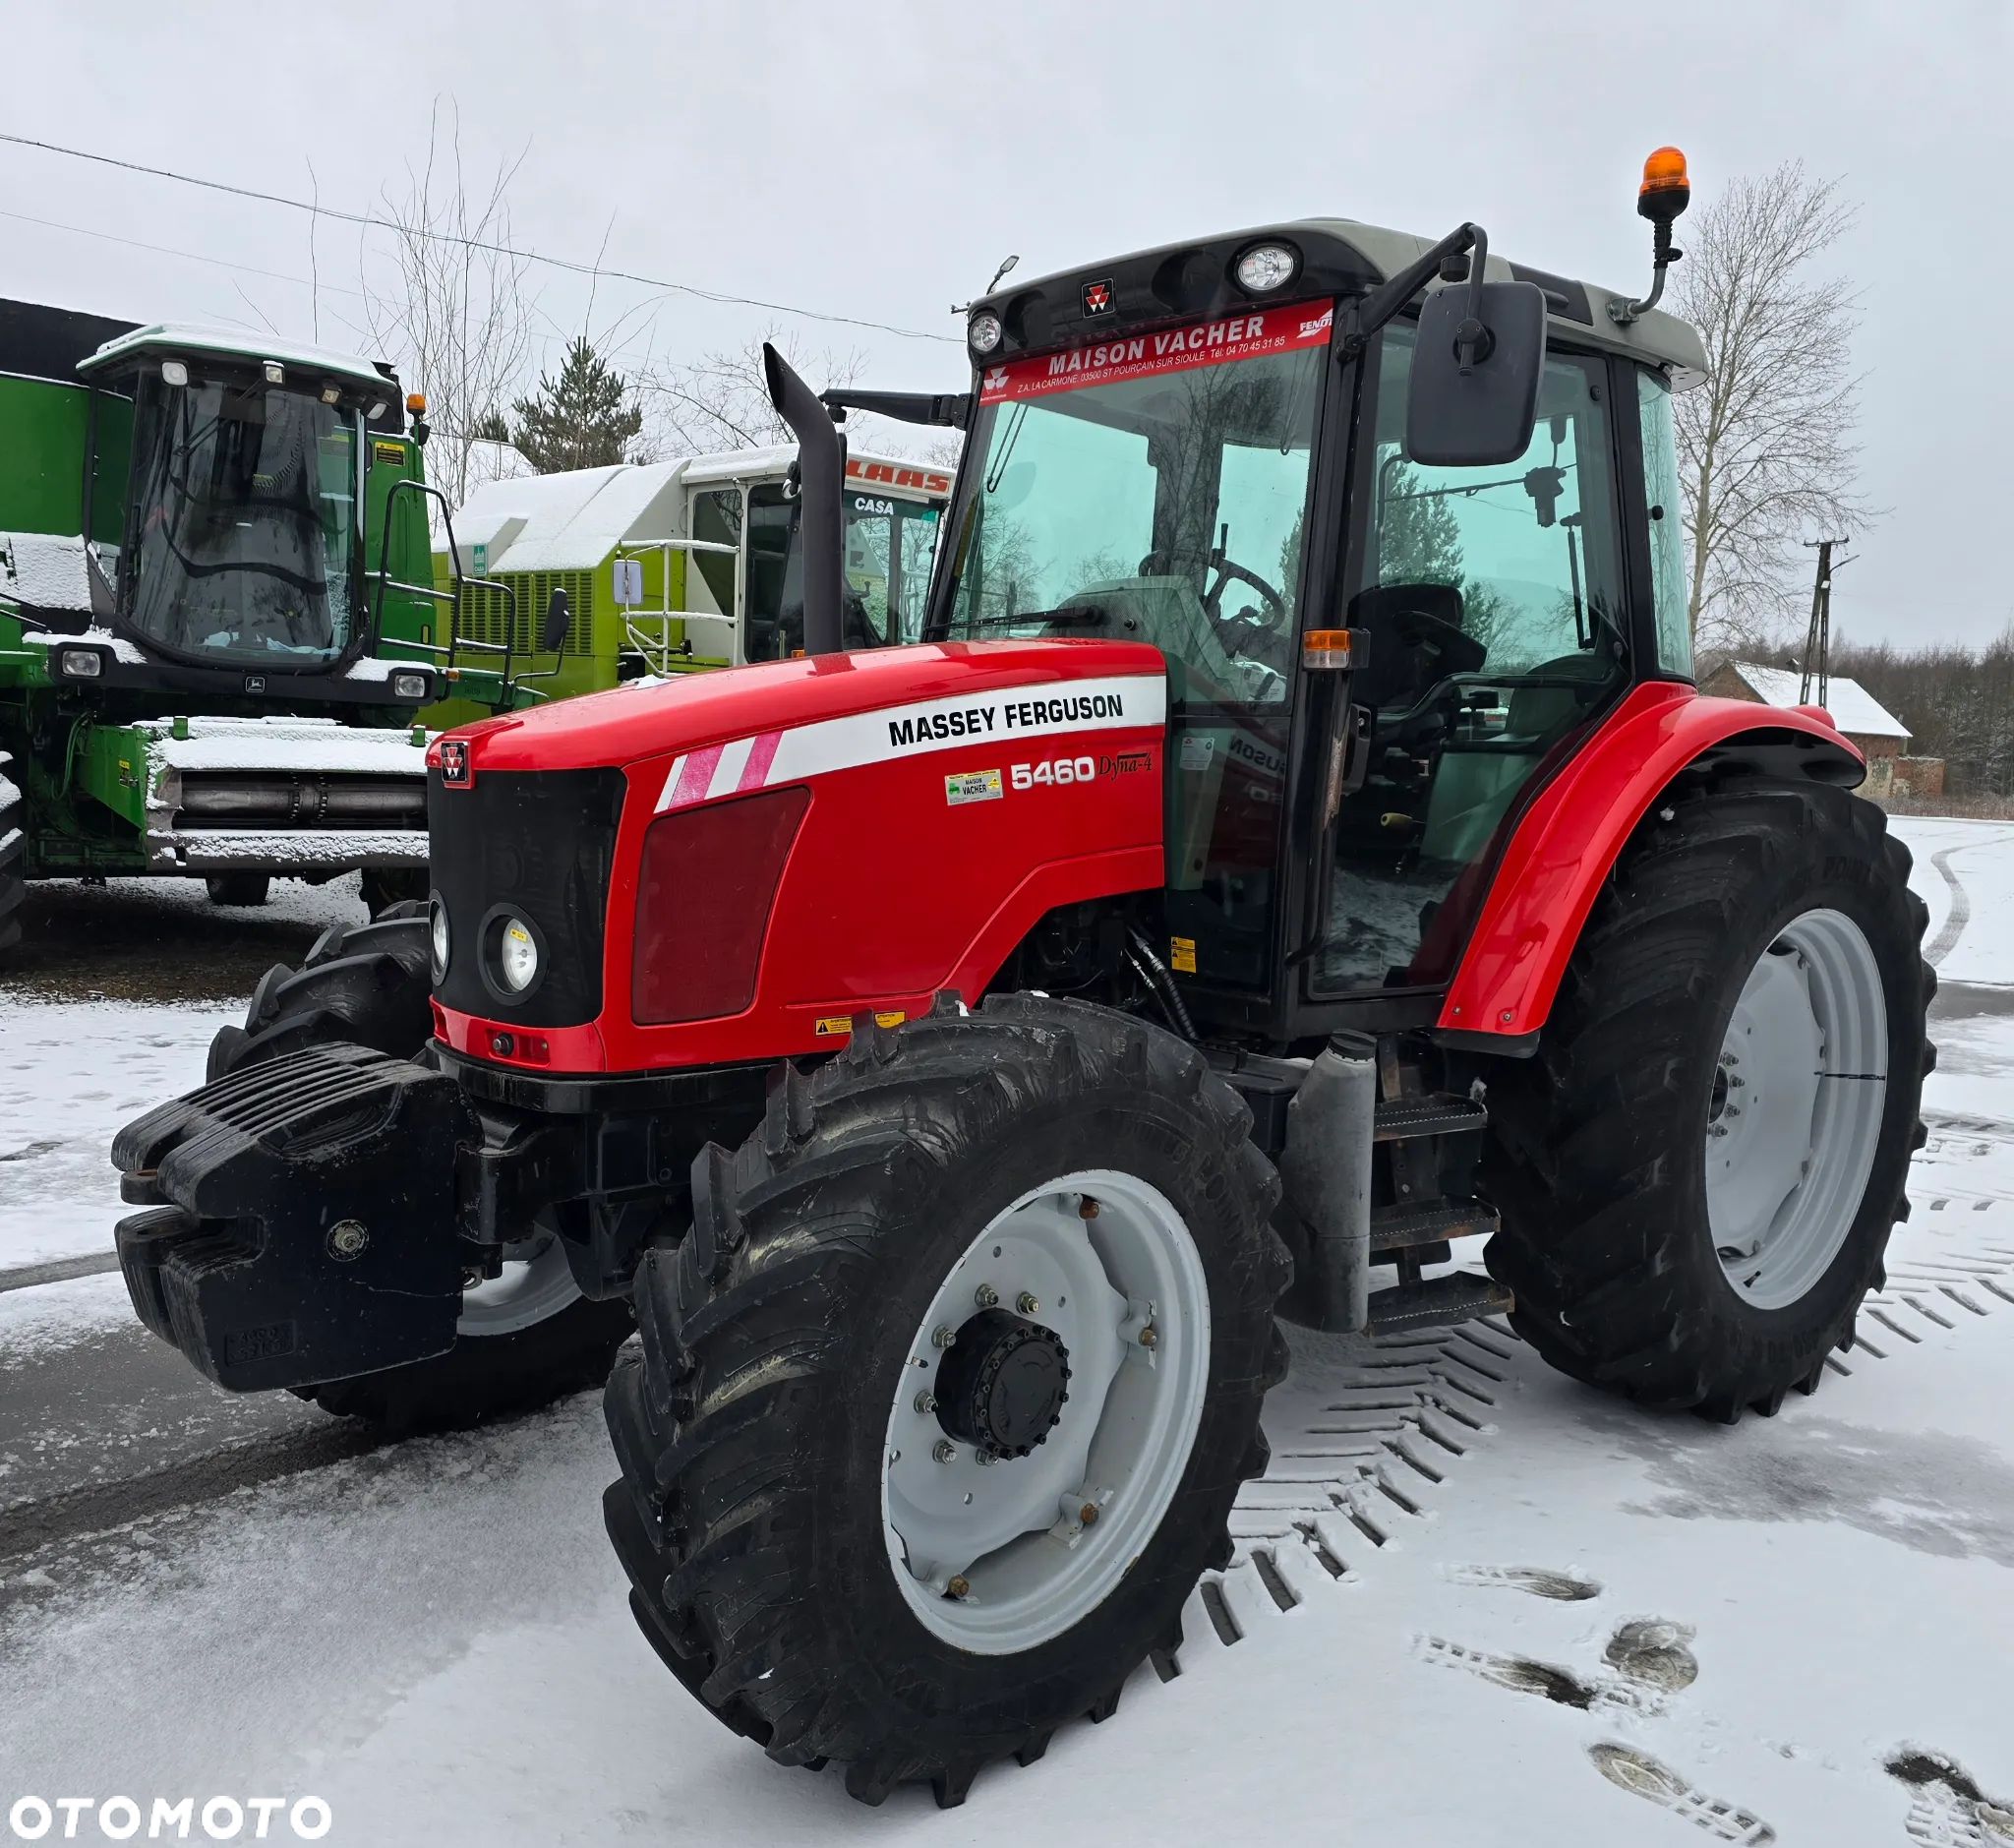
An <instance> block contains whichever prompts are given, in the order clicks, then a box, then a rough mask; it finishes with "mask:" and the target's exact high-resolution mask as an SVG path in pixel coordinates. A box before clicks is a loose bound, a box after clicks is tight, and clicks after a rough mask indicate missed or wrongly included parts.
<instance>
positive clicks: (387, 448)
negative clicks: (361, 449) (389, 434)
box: [371, 443, 405, 468]
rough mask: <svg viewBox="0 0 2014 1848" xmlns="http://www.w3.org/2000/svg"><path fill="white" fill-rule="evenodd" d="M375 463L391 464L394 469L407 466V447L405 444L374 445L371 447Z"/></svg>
mask: <svg viewBox="0 0 2014 1848" xmlns="http://www.w3.org/2000/svg"><path fill="white" fill-rule="evenodd" d="M371 458H372V460H373V461H378V462H389V463H390V464H391V466H392V467H393V468H403V467H404V466H405V445H404V444H403V443H374V444H372V445H371Z"/></svg>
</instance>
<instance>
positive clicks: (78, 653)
mask: <svg viewBox="0 0 2014 1848" xmlns="http://www.w3.org/2000/svg"><path fill="white" fill-rule="evenodd" d="M104 671H105V657H104V656H103V655H101V654H99V653H98V651H97V650H96V649H95V648H62V649H58V650H57V653H56V672H57V673H58V674H60V675H62V677H63V678H64V679H65V680H66V681H94V680H97V679H99V678H100V677H101V676H102V675H103V673H104Z"/></svg>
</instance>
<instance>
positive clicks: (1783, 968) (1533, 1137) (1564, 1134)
mask: <svg viewBox="0 0 2014 1848" xmlns="http://www.w3.org/2000/svg"><path fill="white" fill-rule="evenodd" d="M1909 865H1910V861H1909V852H1908V850H1907V849H1906V848H1905V847H1903V846H1902V844H1901V843H1900V842H1898V841H1895V840H1893V839H1891V838H1889V836H1888V834H1887V831H1886V820H1885V817H1884V816H1883V815H1882V813H1881V811H1880V809H1878V808H1877V807H1875V806H1874V805H1873V804H1871V803H1867V802H1863V801H1861V800H1860V799H1859V798H1857V797H1854V796H1852V795H1850V794H1848V793H1847V792H1846V791H1844V790H1838V789H1833V788H1830V787H1827V786H1824V785H1818V784H1806V783H1784V782H1775V781H1771V780H1763V779H1757V780H1754V781H1748V782H1743V783H1740V784H1737V785H1734V786H1732V787H1723V788H1721V789H1718V790H1706V791H1700V792H1697V793H1694V794H1691V795H1688V796H1686V797H1683V798H1679V799H1675V800H1669V801H1667V802H1665V803H1663V804H1661V805H1659V807H1658V808H1657V810H1656V811H1655V812H1654V813H1653V815H1652V817H1651V818H1650V819H1649V820H1648V821H1646V822H1645V823H1644V825H1643V827H1642V828H1641V829H1640V830H1639V831H1638V833H1637V835H1636V836H1635V837H1634V838H1633V839H1632V840H1631V841H1630V843H1629V846H1628V847H1627V848H1626V849H1625V851H1624V854H1623V856H1622V859H1621V861H1620V862H1619V863H1618V865H1617V867H1616V871H1615V873H1614V876H1613V877H1612V878H1611V879H1610V881H1609V883H1608V885H1607V887H1606V888H1605V890H1604V892H1603V894H1602V896H1601V898H1600V899H1599V901H1598V902H1597V904H1596V906H1595V909H1594V912H1593V914H1592V916H1591V917H1590V918H1589V920H1588V923H1587V925H1586V928H1585V930H1584V931H1583V933H1582V936H1581V940H1580V944H1579V946H1578V948H1577V949H1576V950H1575V952H1574V956H1573V960H1572V963H1571V964H1570V967H1569V970H1568V973H1567V978H1566V981H1565V983H1564V984H1563V985H1562V987H1561V990H1560V995H1559V998H1558V1001H1557V1002H1556V1004H1555V1006H1554V1009H1553V1014H1552V1018H1551V1019H1550V1021H1549V1022H1548V1023H1547V1025H1546V1028H1545V1032H1544V1035H1543V1037H1542V1039H1541V1042H1540V1045H1539V1050H1538V1053H1537V1055H1536V1056H1535V1057H1534V1058H1532V1059H1530V1060H1528V1061H1520V1062H1515V1063H1513V1062H1509V1061H1507V1062H1505V1063H1504V1064H1503V1065H1501V1066H1500V1067H1499V1069H1498V1070H1497V1072H1496V1073H1495V1074H1493V1075H1492V1077H1491V1078H1490V1081H1489V1090H1488V1098H1489V1110H1490V1130H1489V1134H1488V1136H1487V1138H1486V1140H1485V1145H1484V1152H1483V1161H1482V1168H1481V1179H1482V1184H1483V1186H1484V1188H1485V1189H1486V1191H1487V1192H1488V1194H1489V1195H1490V1197H1491V1198H1492V1200H1493V1201H1494V1202H1495V1204H1496V1206H1497V1208H1498V1210H1499V1212H1500V1214H1501V1215H1502V1229H1501V1230H1500V1231H1499V1232H1498V1234H1497V1235H1496V1237H1495V1238H1494V1239H1493V1240H1492V1241H1491V1244H1490V1246H1489V1250H1488V1254H1487V1255H1488V1263H1489V1268H1490V1272H1491V1274H1492V1275H1493V1276H1494V1277H1496V1278H1497V1279H1498V1281H1499V1282H1503V1283H1506V1284H1508V1285H1509V1286H1510V1289H1511V1290H1512V1291H1513V1292H1514V1293H1515V1295H1516V1298H1517V1307H1516V1309H1515V1311H1514V1313H1513V1315H1512V1325H1513V1326H1514V1327H1515V1328H1516V1329H1517V1331H1518V1332H1519V1333H1520V1334H1521V1335H1523V1336H1524V1338H1525V1339H1526V1340H1527V1341H1530V1342H1531V1343H1532V1345H1533V1346H1534V1347H1536V1348H1537V1349H1538V1351H1539V1352H1540V1353H1541V1354H1542V1355H1543V1356H1544V1357H1545V1358H1546V1359H1547V1360H1548V1361H1550V1362H1551V1363H1552V1364H1553V1365H1554V1366H1556V1367H1559V1368H1560V1369H1562V1370H1563V1371H1564V1372H1567V1373H1569V1374H1571V1375H1572V1376H1573V1377H1574V1378H1575V1379H1578V1380H1583V1381H1585V1382H1587V1383H1589V1384H1591V1385H1595V1386H1600V1387H1603V1388H1606V1389H1607V1390H1609V1391H1611V1392H1615V1393H1619V1394H1621V1395H1623V1396H1624V1397H1626V1398H1629V1399H1632V1400H1637V1401H1642V1402H1644V1403H1646V1404H1652V1405H1664V1406H1684V1407H1690V1408H1692V1409H1694V1410H1697V1411H1699V1412H1701V1413H1702V1414H1704V1415H1707V1416H1709V1417H1715V1418H1721V1419H1727V1420H1730V1421H1731V1420H1733V1419H1735V1418H1737V1417H1739V1416H1740V1415H1741V1413H1742V1411H1743V1410H1744V1409H1747V1408H1750V1407H1752V1408H1753V1409H1755V1410H1757V1411H1760V1412H1762V1413H1764V1414H1769V1413H1773V1412H1774V1411H1775V1410H1776V1409H1777V1408H1778V1406H1779V1405H1780V1404H1781V1403H1782V1401H1783V1398H1784V1395H1785V1393H1786V1392H1787V1391H1788V1389H1789V1388H1791V1387H1793V1386H1797V1387H1800V1388H1802V1389H1803V1390H1804V1391H1806V1392H1810V1391H1812V1390H1814V1389H1815V1388H1816V1386H1817V1383H1818V1381H1819V1379H1820V1377H1821V1376H1822V1373H1823V1370H1824V1364H1825V1357H1826V1355H1827V1354H1829V1353H1830V1352H1831V1351H1832V1350H1833V1349H1834V1348H1835V1347H1844V1346H1848V1345H1850V1344H1851V1343H1852V1341H1853V1335H1854V1318H1855V1314H1856V1312H1857V1311H1858V1309H1859V1307H1860V1305H1861V1301H1862V1299H1863V1298H1864V1297H1865V1296H1866V1293H1867V1291H1868V1290H1869V1289H1870V1288H1876V1287H1878V1286H1879V1285H1880V1283H1881V1282H1882V1281H1883V1270H1882V1258H1883V1253H1884V1251H1885V1249H1886V1246H1887V1242H1888V1236H1889V1232H1890V1230H1891V1229H1892V1227H1893V1226H1894V1224H1895V1222H1897V1221H1898V1220H1902V1219H1906V1218H1907V1217H1908V1214H1909V1203H1908V1200H1907V1199H1906V1197H1905V1195H1904V1192H1903V1189H1904V1185H1905V1183H1906V1181H1907V1179H1908V1170H1909V1159H1910V1156H1911V1154H1912V1152H1913V1151H1914V1150H1916V1149H1917V1148H1919V1147H1921V1146H1922V1142H1923V1135H1924V1132H1923V1127H1922V1125H1921V1123H1920V1122H1919V1120H1918V1114H1917V1112H1918V1106H1919V1103H1920V1099H1921V1095H1922V1089H1923V1078H1924V1074H1925V1072H1926V1071H1928V1070H1929V1068H1930V1066H1931V1064H1932V1062H1933V1060H1934V1052H1933V1050H1932V1048H1931V1047H1930V1044H1929V1042H1928V1039H1927V1035H1926V1031H1925V1009H1926V1008H1927V1006H1928V1004H1929V999H1930V996H1931V994H1932V993H1933V992H1934V991H1935V988H1936V978H1935V976H1934V975H1933V974H1932V973H1931V971H1930V970H1929V968H1928V967H1927V966H1926V965H1925V963H1924V961H1923V959H1922V955H1921V953H1920V950H1919V944H1920V942H1921V940H1922V936H1923V928H1924V923H1925V910H1924V906H1923V903H1922V901H1921V900H1919V899H1918V898H1917V897H1916V896H1915V895H1914V894H1913V893H1912V892H1911V891H1910V890H1909V885H1908V877H1909Z"/></svg>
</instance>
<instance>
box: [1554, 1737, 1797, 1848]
mask: <svg viewBox="0 0 2014 1848" xmlns="http://www.w3.org/2000/svg"><path fill="white" fill-rule="evenodd" d="M1587 1756H1588V1758H1589V1759H1591V1760H1592V1761H1593V1763H1594V1768H1595V1769H1596V1770H1598V1771H1599V1772H1600V1773H1601V1774H1602V1775H1603V1776H1604V1777H1606V1778H1607V1779H1608V1780H1609V1782H1610V1783H1612V1784H1614V1785H1615V1786H1617V1788H1618V1789H1621V1790H1627V1791H1628V1792H1629V1794H1630V1795H1631V1796H1633V1797H1642V1798H1643V1799H1645V1800H1646V1801H1647V1802H1650V1803H1654V1804H1656V1805H1658V1806H1659V1807H1660V1808H1661V1809H1666V1810H1670V1811H1671V1812H1672V1813H1673V1814H1674V1815H1676V1816H1682V1817H1684V1818H1686V1820H1687V1821H1688V1822H1690V1823H1692V1824H1693V1826H1694V1827H1697V1828H1703V1829H1704V1830H1705V1831H1706V1832H1707V1833H1708V1834H1709V1835H1711V1836H1712V1837H1713V1838H1714V1839H1715V1840H1716V1841H1731V1842H1740V1843H1742V1844H1744V1848H1761V1844H1762V1843H1764V1842H1772V1841H1774V1840H1775V1839H1776V1831H1775V1830H1774V1829H1773V1828H1771V1827H1770V1826H1769V1824H1768V1823H1767V1822H1765V1821H1763V1820H1762V1818H1760V1817H1758V1816H1753V1815H1751V1814H1750V1813H1749V1812H1748V1811H1747V1810H1744V1809H1742V1808H1740V1807H1739V1806H1738V1805H1735V1804H1732V1803H1724V1802H1723V1801H1722V1800H1721V1799H1720V1798H1718V1797H1709V1796H1708V1795H1707V1794H1706V1793H1705V1792H1704V1791H1702V1790H1694V1789H1693V1788H1692V1786H1691V1785H1690V1784H1688V1783H1687V1782H1686V1780H1685V1778H1684V1777H1682V1776H1681V1775H1680V1774H1679V1773H1678V1772H1677V1771H1675V1770H1673V1769H1672V1768H1671V1766H1670V1765H1668V1764H1660V1763H1659V1762H1658V1761H1657V1760H1656V1759H1653V1758H1651V1757H1650V1756H1649V1754H1647V1753H1643V1752H1638V1751H1636V1750H1634V1749H1633V1748H1632V1747H1629V1746H1619V1745H1616V1744H1614V1743H1612V1742H1608V1741H1604V1742H1603V1743H1601V1744H1599V1745H1592V1746H1589V1747H1588V1748H1587Z"/></svg>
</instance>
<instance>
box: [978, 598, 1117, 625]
mask: <svg viewBox="0 0 2014 1848" xmlns="http://www.w3.org/2000/svg"><path fill="white" fill-rule="evenodd" d="M1110 614H1111V612H1110V611H1108V610H1107V609H1106V608H1105V607H1104V605H1103V604H1101V603H1071V604H1066V605H1064V606H1063V608H1061V609H1059V610H1021V611H1018V612H1016V613H1015V614H1014V615H1013V616H976V617H974V618H973V619H972V620H971V621H970V622H968V623H967V624H966V625H965V626H966V627H967V628H1017V627H1020V626H1023V625H1024V624H1026V625H1029V626H1033V625H1035V624H1037V623H1050V624H1066V625H1070V626H1075V627H1079V628H1089V627H1090V626H1092V625H1094V624H1096V623H1102V622H1103V621H1104V620H1105V618H1106V617H1107V616H1109V615H1110Z"/></svg>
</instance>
